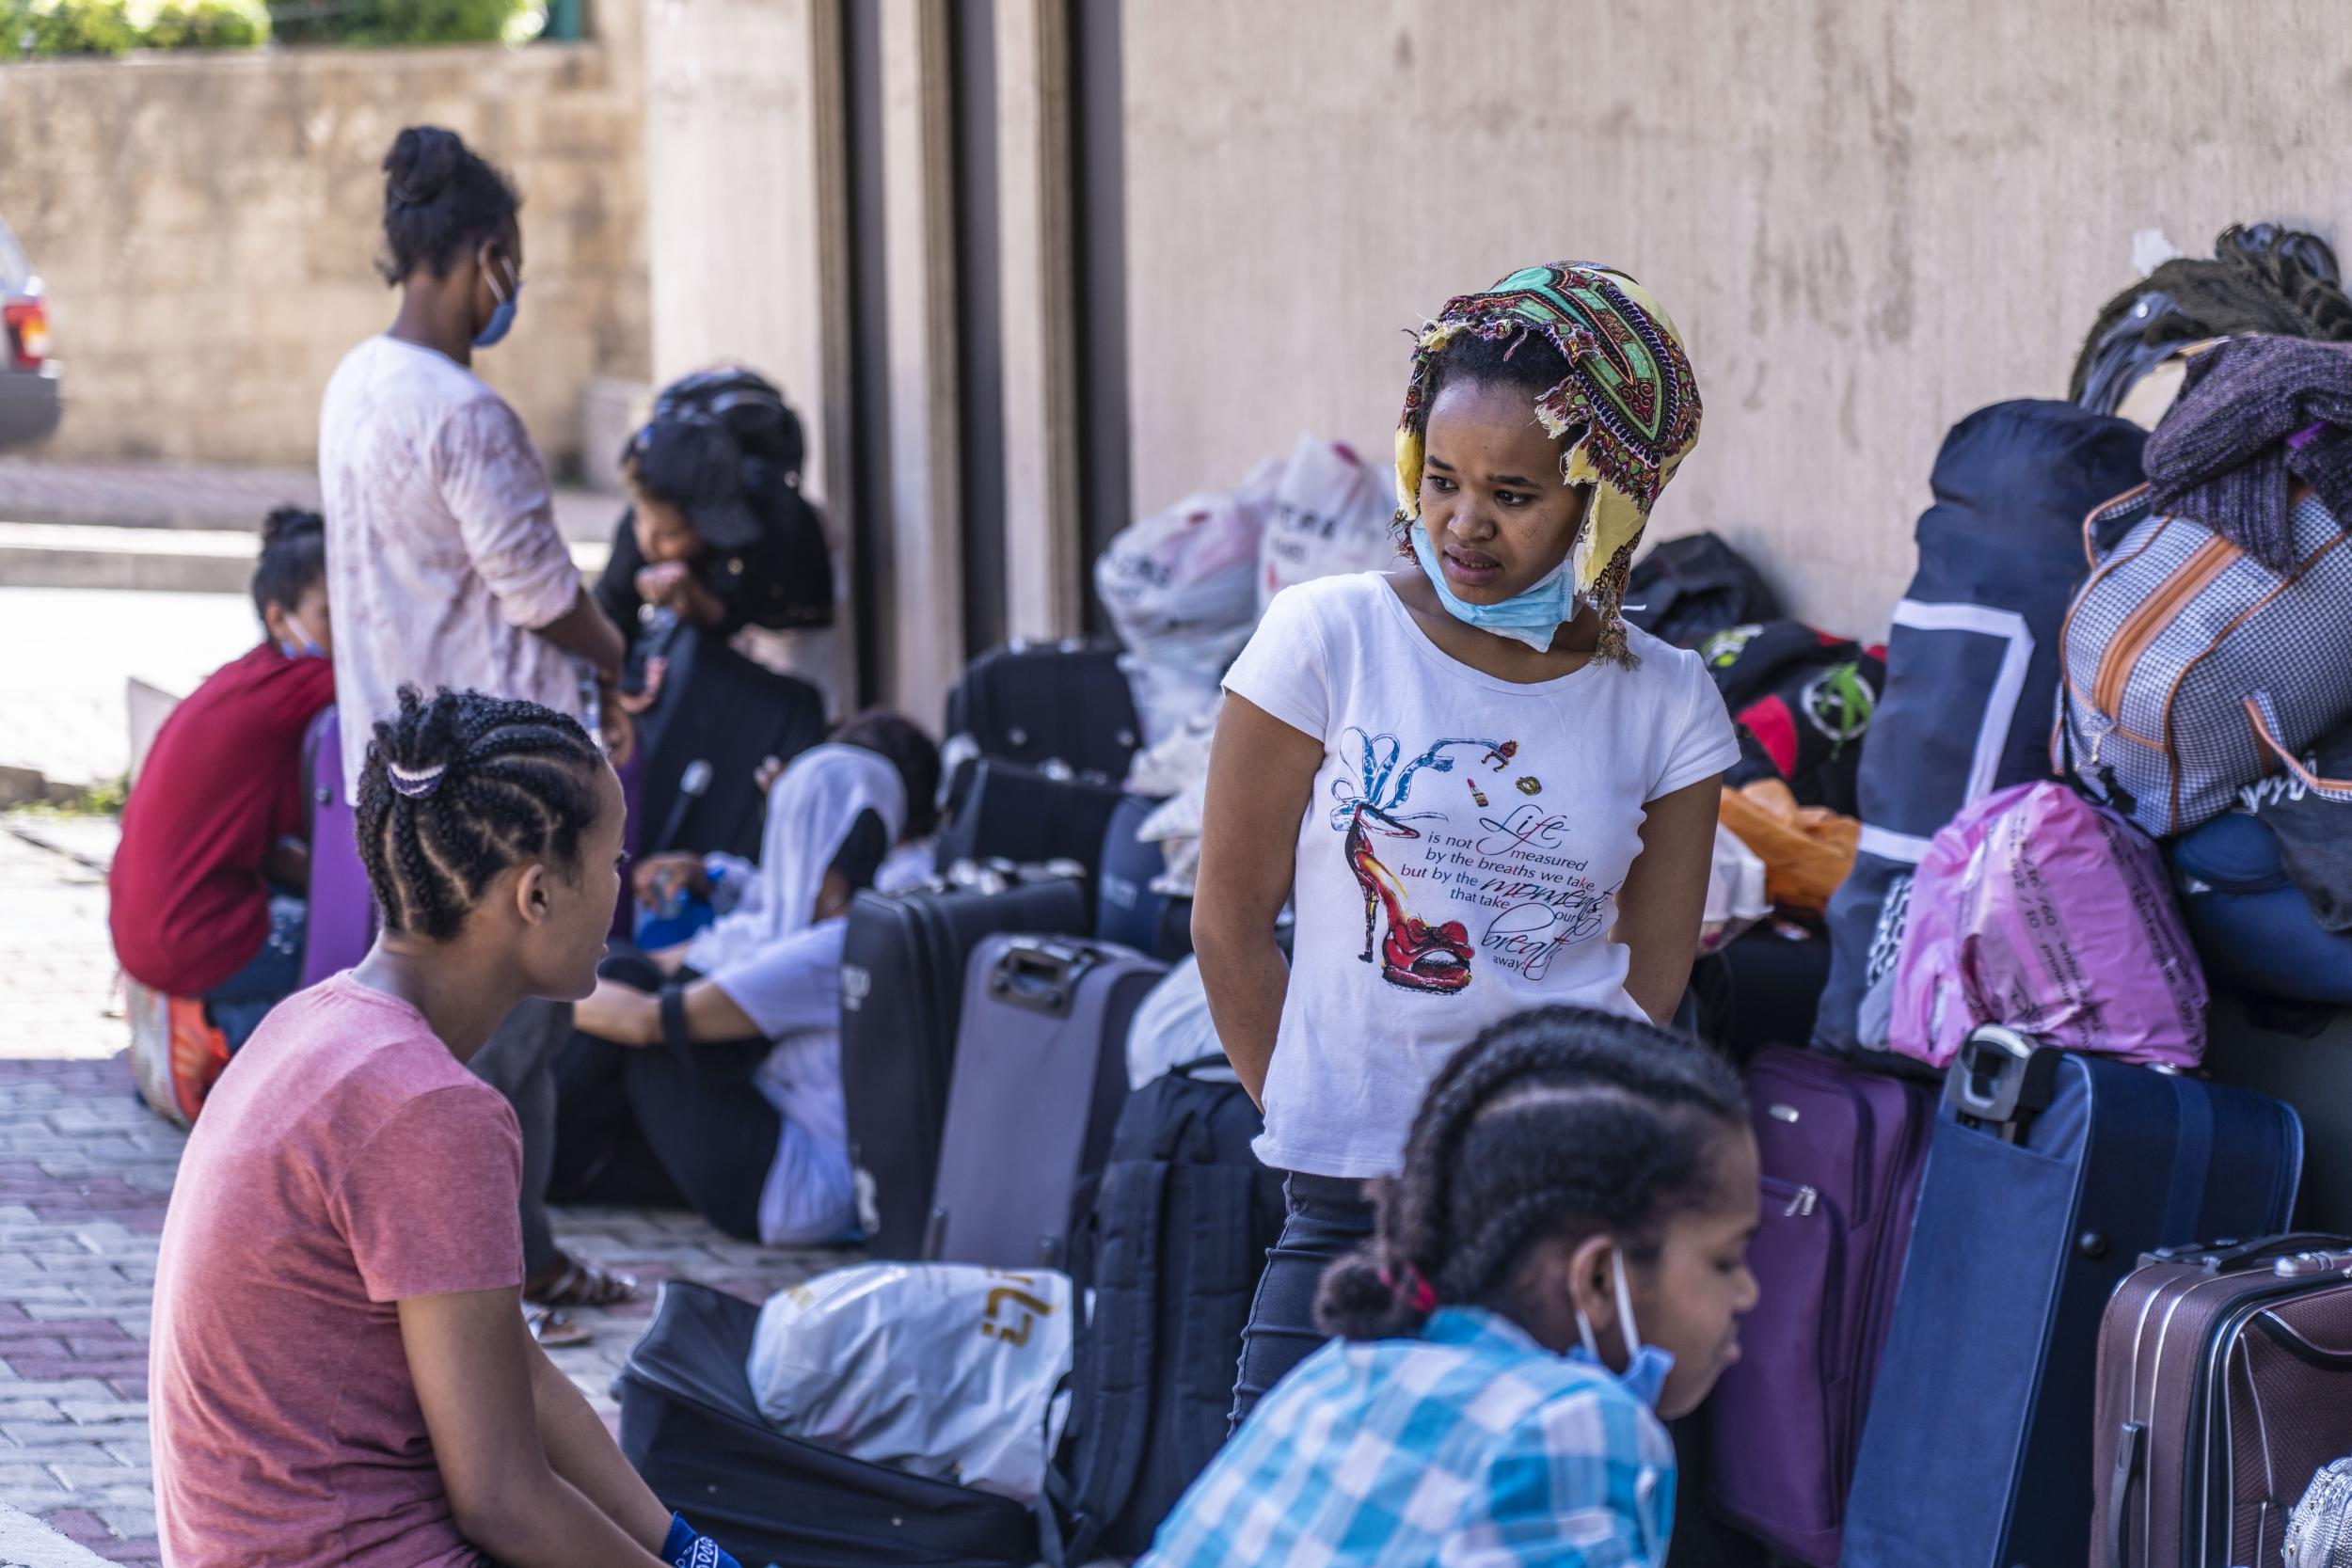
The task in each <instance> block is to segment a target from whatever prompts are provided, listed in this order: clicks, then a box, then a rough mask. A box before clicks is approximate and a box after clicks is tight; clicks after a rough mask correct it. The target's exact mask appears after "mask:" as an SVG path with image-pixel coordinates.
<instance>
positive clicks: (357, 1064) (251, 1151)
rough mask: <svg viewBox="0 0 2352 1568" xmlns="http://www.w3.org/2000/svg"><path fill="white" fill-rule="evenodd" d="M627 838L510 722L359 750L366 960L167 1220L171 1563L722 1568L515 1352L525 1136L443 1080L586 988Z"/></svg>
mask: <svg viewBox="0 0 2352 1568" xmlns="http://www.w3.org/2000/svg"><path fill="white" fill-rule="evenodd" d="M622 811H623V808H622V803H621V786H620V782H619V780H617V779H616V778H615V777H614V776H613V773H612V768H611V767H610V766H609V765H608V764H607V763H606V761H605V759H604V757H603V755H602V754H601V753H600V752H598V750H597V749H596V745H595V744H594V743H593V742H592V741H591V740H590V739H589V737H588V734H587V732H586V731H585V730H583V729H582V728H581V727H580V723H579V721H576V720H574V719H571V718H569V717H567V716H565V715H563V714H558V713H554V712H551V711H549V710H548V709H547V708H544V707H541V706H539V705H536V704H533V703H526V702H516V701H501V700H498V699H494V698H489V697H485V696H483V695H481V694H480V693H478V692H470V691H467V692H455V693H453V692H448V691H444V692H442V693H440V694H439V695H438V696H437V697H435V698H434V699H433V700H432V701H431V702H430V703H427V702H424V701H421V699H420V698H419V697H418V695H417V692H416V690H415V689H414V688H409V689H404V690H403V691H402V692H401V693H400V706H399V710H398V712H397V713H396V714H395V715H394V716H393V717H391V718H390V719H388V720H386V721H384V722H382V723H379V724H378V725H376V727H375V735H374V738H373V741H372V742H371V744H370V746H369V748H368V753H367V765H366V768H365V770H364V771H363V772H362V773H361V775H360V787H359V800H358V838H359V849H360V853H361V855H362V857H363V858H364V859H365V861H366V863H367V870H368V879H369V881H370V882H371V883H372V884H373V887H374V890H375V896H376V899H377V901H378V903H379V904H380V906H381V908H382V911H383V928H382V931H381V932H380V934H379V935H378V936H377V938H376V942H375V945H374V947H373V950H371V951H370V953H369V954H368V956H367V958H366V959H365V960H364V961H362V962H361V963H360V964H359V966H358V968H356V969H353V970H350V971H348V972H346V973H344V974H339V975H336V976H335V977H334V978H333V979H330V980H327V981H326V982H325V983H323V984H321V985H319V986H316V987H313V988H312V989H311V990H308V991H305V992H303V993H301V994H300V995H298V996H295V997H294V998H292V999H291V1000H289V1001H287V1002H285V1003H284V1004H282V1005H281V1006H279V1007H278V1009H277V1010H276V1011H275V1012H273V1013H271V1014H270V1015H269V1017H268V1018H267V1019H266V1020H265V1021H263V1022H262V1026H261V1028H260V1029H259V1030H257V1031H256V1032H255V1034H254V1036H253V1037H252V1038H251V1039H250V1040H249V1041H247V1042H246V1047H245V1049H244V1050H243V1051H241V1052H239V1053H237V1055H236V1056H235V1057H234V1058H233V1059H232V1060H231V1061H230V1064H229V1067H228V1069H227V1070H225V1071H224V1072H223V1073H222V1075H221V1077H220V1081H219V1083H218V1084H217V1085H215V1088H214V1089H213V1092H212V1096H211V1098H210V1099H209V1100H207V1101H205V1105H204V1115H203V1117H202V1119H201V1120H199V1122H198V1124H197V1128H196V1131H195V1132H194V1133H193V1134H192V1135H191V1136H190V1137H189V1139H188V1147H187V1151H186V1153H185V1155H184V1156H183V1159H182V1160H181V1164H180V1180H179V1182H178V1183H177V1185H175V1186H174V1188H173V1189H172V1197H171V1207H170V1209H169V1211H168V1212H167V1214H166V1216H165V1220H164V1234H163V1245H162V1251H161V1254H160V1256H159V1258H158V1259H157V1263H156V1270H155V1323H154V1338H153V1345H152V1350H151V1386H150V1402H151V1407H152V1414H151V1420H152V1423H153V1438H154V1449H155V1514H156V1523H157V1527H158V1529H159V1532H160V1533H161V1535H162V1537H163V1544H164V1555H165V1557H166V1559H167V1560H169V1561H171V1562H174V1563H177V1564H180V1565H181V1568H213V1565H219V1568H230V1565H232V1564H233V1565H236V1568H244V1565H246V1564H250V1563H262V1562H267V1563H273V1564H278V1565H281V1568H346V1565H348V1568H480V1565H481V1564H482V1563H483V1562H484V1560H485V1554H486V1555H487V1557H488V1558H491V1559H495V1560H497V1561H498V1562H499V1563H501V1564H503V1565H505V1568H654V1565H655V1564H657V1563H659V1562H662V1561H668V1562H671V1563H674V1564H687V1563H691V1564H693V1565H695V1568H714V1565H717V1564H722V1563H731V1561H732V1560H730V1559H728V1558H726V1557H725V1555H724V1554H723V1553H720V1552H719V1551H718V1550H717V1548H716V1547H715V1546H711V1545H709V1544H707V1542H703V1541H702V1539H701V1538H700V1537H698V1536H696V1535H695V1533H694V1531H693V1530H692V1528H691V1527H689V1526H687V1525H686V1524H685V1522H684V1521H683V1520H680V1519H676V1518H675V1517H673V1516H672V1515H671V1514H670V1513H669V1512H668V1511H667V1510H665V1509H663V1508H662V1506H661V1505H660V1503H659V1502H657V1501H656V1500H655V1498H654V1496H653V1494H652V1492H651V1491H649V1490H648V1489H647V1488H646V1486H645V1484H644V1481H641V1480H639V1479H638V1477H637V1474H636V1472H635V1471H633V1470H632V1469H630V1467H629V1465H628V1461H627V1460H626V1459H624V1458H623V1457H622V1455H621V1451H620V1449H619V1448H618V1447H617V1446H616V1445H615V1444H614V1442H613V1440H612V1436H611V1434H610V1433H607V1432H606V1430H605V1427H604V1423H603V1421H602V1419H601V1418H598V1417H597V1415H596V1412H595V1410H594V1409H593V1408H591V1407H590V1405H589V1404H588V1402H587V1401H586V1400H584V1399H583V1398H581V1397H580V1392H579V1390H578V1389H577V1388H575V1387H574V1386H572V1383H571V1381H570V1379H568V1378H567V1377H565V1376H564V1374H563V1373H562V1372H560V1371H558V1370H556V1369H555V1367H554V1366H553V1364H552V1363H550V1362H549V1361H548V1358H547V1355H546V1354H545V1353H544V1352H543V1351H541V1350H540V1349H539V1347H538V1346H537V1345H535V1344H533V1343H532V1339H531V1337H530V1335H529V1333H528V1332H527V1330H526V1329H525V1327H524V1323H523V1319H522V1316H521V1314H520V1313H518V1312H517V1311H516V1296H517V1292H518V1291H520V1289H521V1287H522V1283H523V1248H522V1234H521V1225H520V1221H519V1219H518V1217H517V1212H516V1197H517V1193H518V1188H519V1185H520V1182H521V1179H522V1142H521V1136H520V1132H519V1130H518V1128H517V1127H516V1120H515V1114H514V1112H513V1110H512V1109H511V1108H510V1107H509V1106H508V1105H507V1103H506V1102H505V1101H504V1100H503V1099H501V1097H500V1096H499V1094H498V1093H497V1092H496V1091H495V1090H493V1089H491V1088H490V1087H489V1086H488V1085H485V1084H483V1083H481V1082H480V1081H479V1080H477V1079H475V1078H474V1077H473V1076H471V1075H470V1074H469V1073H468V1072H467V1070H466V1063H467V1058H469V1056H471V1055H472V1054H473V1053H475V1052H477V1051H479V1050H481V1049H482V1045H483V1042H484V1041H485V1040H486V1039H488V1038H489V1037H490V1033H491V1031H492V1029H493V1028H494V1027H495V1026H496V1025H497V1024H498V1022H499V1021H500V1020H501V1019H502V1018H504V1017H505V1016H506V1015H507V1013H509V1012H510V1011H512V1010H513V1008H514V1006H515V1005H516V1003H517V1002H519V1001H521V1000H522V999H524V998H525V997H529V996H552V997H560V998H564V999H566V1000H569V999H574V998H578V997H581V996H585V995H586V994H587V993H588V991H589V990H591V989H592V988H593V987H594V986H595V985H596V963H597V960H598V959H599V958H601V957H602V956H603V953H604V936H605V932H606V930H607V928H608V927H610V926H611V923H612V907H613V903H614V900H615V899H616V898H617V897H618V896H619V894H620V870H619V867H620V860H621V824H622ZM698 1551H699V1552H700V1553H701V1554H702V1555H699V1556H697V1555H694V1554H695V1553H697V1552H698Z"/></svg>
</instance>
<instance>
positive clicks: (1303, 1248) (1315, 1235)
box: [1230, 1171, 1373, 1432]
mask: <svg viewBox="0 0 2352 1568" xmlns="http://www.w3.org/2000/svg"><path fill="white" fill-rule="evenodd" d="M1282 1196H1283V1198H1284V1200H1285V1201H1286V1202H1287V1204H1288V1212H1286V1213H1285V1214H1284V1215H1283V1218H1282V1235H1281V1239H1280V1240H1279V1241H1278V1242H1276V1243H1274V1246H1273V1248H1272V1250H1270V1251H1269V1252H1267V1254H1266V1264H1265V1273H1264V1274H1263V1275H1259V1276H1258V1293H1257V1295H1256V1297H1255V1298H1254V1299H1252V1300H1251V1302H1250V1304H1249V1323H1248V1327H1246V1328H1244V1329H1243V1330H1242V1335H1241V1365H1240V1366H1239V1367H1238V1368H1237V1369H1236V1370H1235V1373H1234V1379H1233V1412H1232V1420H1231V1423H1230V1430H1232V1431H1235V1432H1238V1431H1240V1430H1241V1424H1242V1422H1243V1421H1244V1420H1246V1419H1248V1416H1249V1413H1250V1412H1251V1411H1252V1410H1254V1409H1256V1408H1257V1405H1258V1401H1259V1400H1261V1399H1263V1398H1264V1396H1265V1392H1266V1390H1267V1389H1269V1388H1271V1387H1273V1386H1275V1384H1277V1383H1279V1382H1280V1381H1281V1378H1282V1374H1283V1373H1285V1372H1287V1371H1289V1370H1291V1369H1292V1368H1293V1367H1295V1366H1297V1365H1298V1364H1299V1363H1300V1362H1301V1361H1304V1360H1306V1359H1307V1357H1308V1356H1310V1355H1311V1354H1314V1352H1315V1350H1316V1348H1317V1347H1318V1346H1320V1345H1321V1344H1322V1343H1323V1342H1324V1341H1325V1340H1326V1339H1327V1338H1330V1336H1329V1335H1327V1334H1325V1333H1324V1332H1323V1331H1322V1330H1320V1329H1318V1328H1317V1327H1315V1291H1316V1288H1317V1287H1319V1286H1320V1285H1321V1284H1322V1283H1323V1271H1324V1270H1325V1269H1327V1268H1328V1267H1330V1266H1331V1264H1332V1263H1333V1262H1334V1261H1336V1260H1337V1259H1341V1258H1343V1257H1345V1256H1346V1255H1347V1254H1349V1253H1351V1252H1353V1251H1355V1250H1356V1249H1357V1248H1358V1247H1359V1246H1361V1245H1362V1244H1363V1243H1365V1242H1367V1241H1369V1240H1371V1239H1372V1230H1373V1211H1372V1204H1371V1202H1370V1201H1369V1200H1368V1199H1367V1198H1365V1196H1364V1184H1363V1183H1362V1182H1360V1181H1349V1180H1342V1179H1341V1178H1338V1177H1332V1176H1309V1175H1307V1174H1305V1173H1304V1172H1301V1171H1293V1172H1291V1173H1290V1174H1289V1175H1287V1176H1285V1177H1284V1178H1283V1179H1282Z"/></svg>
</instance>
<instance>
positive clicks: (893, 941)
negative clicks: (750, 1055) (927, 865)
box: [841, 873, 1089, 1259]
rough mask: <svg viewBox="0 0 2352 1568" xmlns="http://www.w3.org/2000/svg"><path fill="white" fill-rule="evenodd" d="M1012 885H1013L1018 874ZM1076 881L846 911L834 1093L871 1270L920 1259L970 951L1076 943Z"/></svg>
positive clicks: (1082, 896) (1022, 884) (1082, 900)
mask: <svg viewBox="0 0 2352 1568" xmlns="http://www.w3.org/2000/svg"><path fill="white" fill-rule="evenodd" d="M1015 875H1016V876H1017V875H1019V874H1018V873H1015ZM1088 928H1089V927H1088V922H1087V913H1086V893H1085V890H1084V888H1083V887H1082V886H1081V885H1080V884H1079V882H1078V881H1077V879H1075V878H1073V877H1065V876H1051V877H1043V878H1040V879H1036V880H1025V881H1018V882H1009V881H1007V880H1006V879H1003V878H992V879H989V880H988V881H987V882H986V883H984V884H983V885H979V886H973V887H965V888H951V887H948V886H946V884H944V883H937V882H933V883H927V884H926V885H925V886H923V887H921V888H917V889H915V890H914V891H912V892H909V893H903V894H899V895H897V896H895V897H894V896H885V895H882V894H878V893H871V892H868V893H861V894H859V895H857V898H856V899H855V901H853V902H852V903H851V904H850V929H849V933H848V936H847V938H846V940H845V942H844V943H843V947H842V954H841V1092H842V1098H843V1100H844V1101H845V1102H846V1104H847V1108H848V1117H849V1131H850V1163H851V1164H852V1165H853V1166H854V1167H855V1169H856V1172H857V1189H858V1212H859V1215H860V1218H861V1220H862V1221H863V1223H864V1225H865V1229H866V1250H867V1251H868V1252H869V1253H870V1254H871V1255H872V1256H873V1257H876V1258H896V1259H914V1258H919V1257H921V1256H922V1252H923V1237H924V1230H925V1227H926V1225H927V1222H928V1221H929V1219H930V1207H931V1189H932V1186H933V1184H934V1182H935V1180H936V1179H937V1176H938V1170H939V1140H940V1134H941V1131H942V1129H943V1127H944V1126H945V1124H946V1115H947V1087H948V1085H949V1083H950V1081H951V1080H952V1078H953V1076H954V1071H955V1060H956V1031H957V1028H958V1026H959V1024H960V1023H961V1019H962V1015H963V977H964V970H965V968H966V967H967V964H968V962H969V960H970V958H971V955H972V950H973V949H974V948H975V947H977V946H978V945H979V944H980V941H981V939H982V938H985V937H989V936H993V935H994V934H996V933H997V932H999V931H1019V932H1024V933H1027V934H1033V935H1042V936H1083V935H1085V934H1086V932H1087V930H1088Z"/></svg>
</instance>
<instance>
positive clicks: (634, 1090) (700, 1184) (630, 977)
mask: <svg viewBox="0 0 2352 1568" xmlns="http://www.w3.org/2000/svg"><path fill="white" fill-rule="evenodd" d="M602 973H603V974H605V975H607V976H608V977H610V978H612V979H616V980H619V981H621V982H622V983H624V984H626V985H631V986H636V987H639V988H640V989H642V990H659V989H660V986H661V984H662V981H663V978H664V977H663V976H662V974H660V971H659V970H657V969H655V968H654V967H653V965H652V964H651V963H650V962H648V961H647V960H645V959H644V958H640V957H637V956H636V955H633V954H616V955H614V956H613V957H612V958H608V959H607V960H606V961H605V963H604V966H603V970H602ZM681 978H684V976H681ZM769 1049H770V1047H769V1043H768V1041H766V1040H764V1039H757V1038H754V1039H746V1040H726V1041H721V1042H714V1043H707V1044H700V1045H692V1046H689V1047H687V1048H685V1049H683V1050H673V1049H672V1048H671V1047H669V1046H666V1045H650V1046H625V1045H615V1044H613V1043H612V1041H611V1040H608V1039H600V1038H598V1037H596V1036H595V1035H589V1034H582V1033H579V1032H577V1031H575V1032H574V1033H573V1035H572V1037H571V1038H570V1040H569V1041H567V1042H566V1043H565V1044H564V1048H563V1050H562V1051H560V1052H559V1053H557V1054H556V1058H555V1101H556V1111H555V1161H554V1164H555V1169H554V1173H553V1180H550V1181H549V1182H548V1190H549V1192H550V1193H551V1194H553V1195H554V1196H556V1197H557V1198H558V1199H559V1200H560V1201H564V1202H572V1203H616V1204H625V1205H675V1204H680V1203H682V1204H684V1205H686V1206H687V1207H689V1208H691V1209H692V1210H693V1211H694V1212H697V1213H699V1214H701V1215H702V1216H703V1218H705V1219H707V1220H708V1221H709V1222H710V1223H711V1224H713V1225H715V1226H717V1227H719V1228H720V1229H722V1230H723V1231H725V1232H726V1233H727V1234H728V1235H730V1236H733V1237H735V1238H737V1239H738V1240H739V1241H746V1242H756V1241H757V1240H759V1193H760V1187H761V1185H762V1184H763V1183H764V1182H765V1181H766V1180H767V1179H768V1167H769V1166H770V1165H771V1164H773V1163H774V1161H775V1158H776V1140H777V1139H778V1138H779V1137H780V1136H781V1135H782V1133H783V1131H784V1118H783V1117H780V1116H778V1115H777V1114H776V1108H775V1107H774V1106H772V1105H771V1104H769V1103H768V1097H767V1096H765V1095H763V1094H761V1093H760V1092H759V1085H758V1084H756V1083H755V1082H754V1081H753V1077H752V1074H753V1073H755V1071H757V1070H758V1069H759V1065H760V1063H761V1062H762V1061H764V1060H766V1059H767V1055H768V1052H769Z"/></svg>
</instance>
